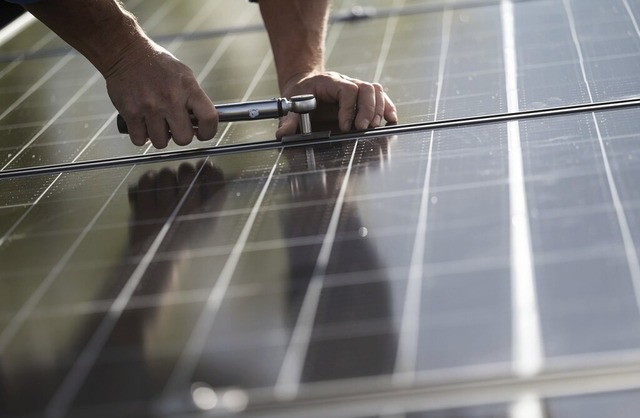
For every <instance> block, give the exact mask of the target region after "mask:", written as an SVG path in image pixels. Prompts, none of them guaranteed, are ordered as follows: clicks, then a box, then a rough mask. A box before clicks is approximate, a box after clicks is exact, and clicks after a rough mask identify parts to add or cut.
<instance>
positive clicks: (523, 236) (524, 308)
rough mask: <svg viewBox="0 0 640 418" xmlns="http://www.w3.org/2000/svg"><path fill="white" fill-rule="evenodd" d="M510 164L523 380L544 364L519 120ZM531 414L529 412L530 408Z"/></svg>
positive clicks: (511, 61) (509, 41)
mask: <svg viewBox="0 0 640 418" xmlns="http://www.w3.org/2000/svg"><path fill="white" fill-rule="evenodd" d="M500 15H501V20H502V34H503V35H502V37H503V53H504V66H505V84H506V93H507V108H508V111H509V112H518V110H519V109H520V104H519V100H520V99H519V96H518V67H517V62H518V61H517V53H516V39H515V16H514V10H513V3H512V1H511V0H503V1H502V3H501V7H500ZM507 141H508V150H509V154H508V159H509V161H508V163H509V212H510V213H509V215H510V216H509V219H510V221H511V222H510V242H511V244H510V247H511V248H510V253H511V254H510V256H511V257H510V258H511V304H512V310H513V320H512V335H513V343H512V353H513V372H514V373H515V374H516V375H517V376H520V377H529V376H534V375H536V374H538V373H539V372H540V370H541V367H542V364H543V358H544V354H543V348H542V336H541V330H540V313H539V311H538V300H537V299H538V298H537V289H536V283H535V281H536V279H535V270H534V265H533V251H532V249H531V228H530V224H529V209H528V206H527V195H526V190H525V179H524V167H523V156H522V144H521V140H520V124H519V121H510V122H507ZM526 410H527V411H528V410H529V409H526Z"/></svg>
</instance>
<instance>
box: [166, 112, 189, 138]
mask: <svg viewBox="0 0 640 418" xmlns="http://www.w3.org/2000/svg"><path fill="white" fill-rule="evenodd" d="M167 123H168V125H169V129H170V130H171V137H172V138H173V142H175V143H176V144H178V145H189V144H190V143H191V141H192V140H193V131H194V129H193V126H191V120H190V119H189V113H188V112H187V110H186V109H184V110H183V111H181V112H174V113H172V114H170V115H169V117H168V118H167Z"/></svg>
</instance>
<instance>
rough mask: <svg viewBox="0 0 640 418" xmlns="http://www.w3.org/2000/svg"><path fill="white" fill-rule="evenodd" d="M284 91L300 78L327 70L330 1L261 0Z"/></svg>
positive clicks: (263, 15) (279, 80) (263, 17)
mask: <svg viewBox="0 0 640 418" xmlns="http://www.w3.org/2000/svg"><path fill="white" fill-rule="evenodd" d="M260 11H261V13H262V19H263V21H264V24H265V27H266V28H267V32H268V33H269V39H270V41H271V49H272V51H273V57H274V60H275V64H276V70H277V73H278V83H279V87H280V91H283V90H284V89H285V86H286V84H287V82H289V81H290V80H293V79H295V78H296V76H298V75H302V74H308V73H310V72H322V71H324V42H325V34H326V29H327V17H328V15H329V0H260Z"/></svg>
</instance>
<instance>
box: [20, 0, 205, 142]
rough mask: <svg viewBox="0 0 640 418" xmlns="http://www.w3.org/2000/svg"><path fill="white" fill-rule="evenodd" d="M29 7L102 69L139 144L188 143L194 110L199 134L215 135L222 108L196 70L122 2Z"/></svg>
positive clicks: (70, 1) (67, 1)
mask: <svg viewBox="0 0 640 418" xmlns="http://www.w3.org/2000/svg"><path fill="white" fill-rule="evenodd" d="M24 7H25V9H27V10H28V11H29V12H30V13H31V14H33V15H34V16H35V17H36V18H37V19H39V20H40V21H42V22H43V23H44V24H46V25H47V26H49V27H50V28H51V29H52V30H53V31H54V32H56V33H57V34H58V35H59V36H60V37H61V38H62V39H64V40H65V41H66V42H67V43H69V44H70V45H71V46H72V47H74V48H75V49H76V50H78V52H80V53H81V54H82V55H84V56H85V57H86V58H87V59H88V60H89V61H90V62H91V63H92V64H93V65H94V66H95V67H96V68H97V69H98V71H100V73H101V74H102V75H103V76H104V78H105V80H106V82H107V90H108V92H109V96H110V98H111V101H112V102H113V104H114V106H115V107H116V109H118V111H119V112H120V113H121V114H122V116H123V117H124V118H125V120H126V122H127V125H128V126H129V132H130V136H131V140H132V142H133V143H134V144H136V145H143V144H144V143H145V142H146V141H147V138H151V141H152V143H153V144H154V146H156V147H157V148H164V147H165V146H167V143H168V141H169V139H170V138H171V137H173V140H174V141H175V142H176V143H177V144H181V145H184V144H187V143H189V142H190V141H191V139H192V137H193V134H194V130H193V128H192V127H191V123H190V120H189V112H193V113H194V114H195V115H196V117H197V118H198V120H199V125H198V130H197V131H196V132H195V133H196V135H197V136H198V138H199V139H201V140H205V139H210V138H212V137H213V136H214V135H215V132H216V130H217V124H218V117H217V112H216V110H215V107H214V106H213V103H211V101H210V100H209V98H208V97H207V95H206V94H205V93H204V91H202V89H200V87H199V86H198V83H197V81H196V79H195V76H194V75H193V72H192V71H191V70H190V69H189V68H188V67H187V66H185V65H184V64H182V63H181V62H180V61H178V60H177V59H176V58H175V57H174V56H173V55H171V54H170V53H169V52H168V51H166V50H165V49H163V48H162V47H160V46H159V45H157V44H155V43H154V42H153V41H152V40H151V39H149V37H147V35H145V33H144V32H143V30H142V29H141V28H140V26H139V25H138V23H137V22H136V19H135V17H134V16H133V15H132V14H131V13H129V12H127V11H126V10H125V9H124V8H123V6H122V5H121V4H120V2H119V1H117V0H55V1H51V0H45V1H41V2H37V3H33V4H24ZM159 86H162V87H161V88H159ZM169 130H170V131H171V133H170V132H169Z"/></svg>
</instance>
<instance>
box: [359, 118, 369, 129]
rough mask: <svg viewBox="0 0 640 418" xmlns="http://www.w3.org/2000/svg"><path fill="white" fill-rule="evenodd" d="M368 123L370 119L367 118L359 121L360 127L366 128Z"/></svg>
mask: <svg viewBox="0 0 640 418" xmlns="http://www.w3.org/2000/svg"><path fill="white" fill-rule="evenodd" d="M370 124H371V121H370V120H369V119H363V120H362V122H361V123H360V129H367V128H368V127H369V125H370Z"/></svg>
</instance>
